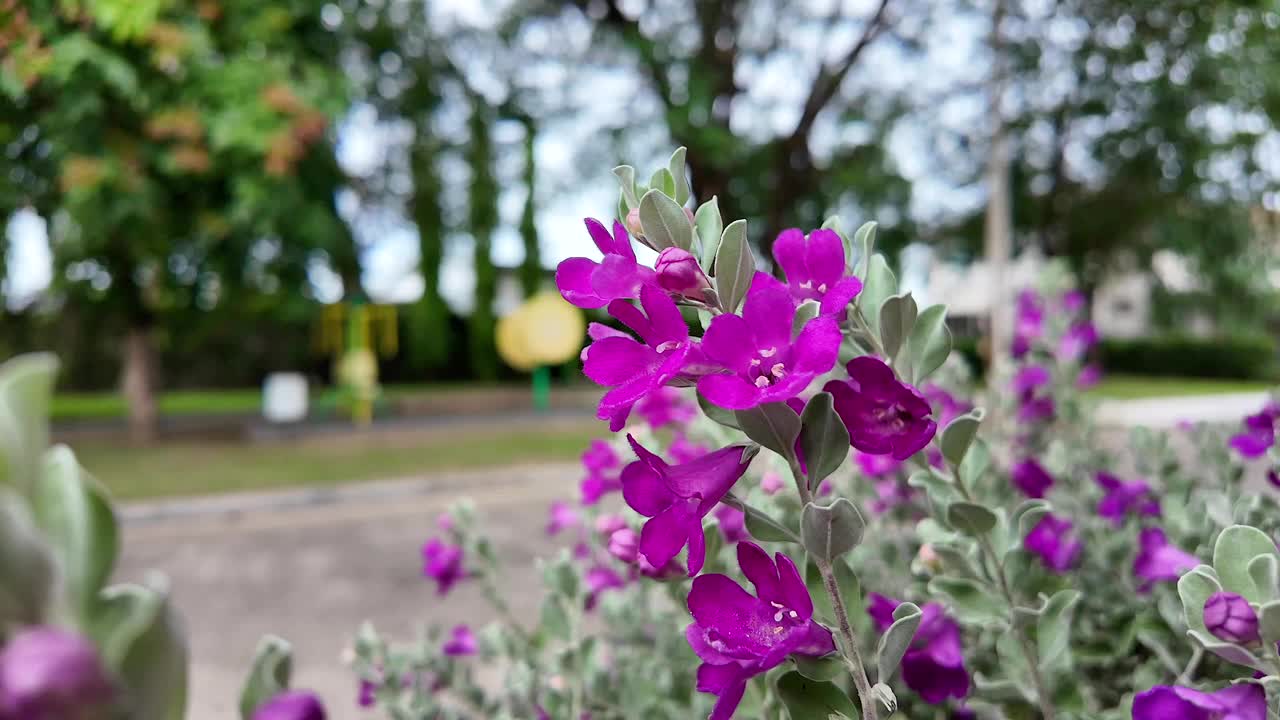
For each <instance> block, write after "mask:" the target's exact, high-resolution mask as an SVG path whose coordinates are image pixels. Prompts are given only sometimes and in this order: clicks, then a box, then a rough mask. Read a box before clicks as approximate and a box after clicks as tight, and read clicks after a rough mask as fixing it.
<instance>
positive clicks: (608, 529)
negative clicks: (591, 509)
mask: <svg viewBox="0 0 1280 720" xmlns="http://www.w3.org/2000/svg"><path fill="white" fill-rule="evenodd" d="M595 527H596V532H598V533H600V534H601V535H603V536H604V537H606V538H607V537H609V536H610V535H613V534H614V533H616V532H618V531H619V530H621V529H623V528H625V527H627V520H626V518H624V517H622V516H621V515H619V514H617V513H605V514H604V515H601V516H600V517H597V518H596V522H595Z"/></svg>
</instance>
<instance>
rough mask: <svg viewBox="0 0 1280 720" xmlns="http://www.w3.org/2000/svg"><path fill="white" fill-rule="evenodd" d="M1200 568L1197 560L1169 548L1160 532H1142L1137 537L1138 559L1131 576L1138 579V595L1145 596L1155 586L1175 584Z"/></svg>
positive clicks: (1161, 531) (1173, 548)
mask: <svg viewBox="0 0 1280 720" xmlns="http://www.w3.org/2000/svg"><path fill="white" fill-rule="evenodd" d="M1199 564H1200V560H1199V558H1197V557H1196V556H1195V555H1192V554H1191V553H1189V552H1185V551H1183V550H1181V549H1179V548H1178V547H1177V546H1175V545H1172V544H1170V542H1169V538H1167V537H1166V536H1165V534H1164V531H1163V530H1161V529H1160V528H1154V527H1149V528H1143V530H1142V532H1140V533H1138V555H1137V557H1135V558H1134V559H1133V574H1134V576H1136V577H1137V578H1138V581H1139V582H1138V591H1139V592H1147V591H1148V590H1150V589H1151V586H1152V585H1154V584H1156V583H1158V582H1177V580H1178V578H1180V577H1182V573H1184V572H1186V571H1188V570H1190V569H1191V568H1194V567H1195V566H1197V565H1199Z"/></svg>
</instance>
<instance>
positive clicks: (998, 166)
mask: <svg viewBox="0 0 1280 720" xmlns="http://www.w3.org/2000/svg"><path fill="white" fill-rule="evenodd" d="M1003 19H1004V0H994V6H993V7H992V11H991V35H990V40H989V46H990V48H991V79H990V84H989V86H988V90H987V93H988V98H987V117H988V118H989V120H990V123H991V148H990V151H989V152H988V155H987V170H986V185H987V212H986V218H985V223H984V227H983V247H984V250H985V253H986V263H987V267H988V268H990V272H991V292H990V294H989V298H990V300H991V306H990V308H989V315H988V323H989V326H988V339H989V341H990V343H991V346H990V348H989V362H988V368H987V377H988V387H991V388H995V387H996V383H997V382H1001V381H1003V379H1004V378H1005V376H1006V374H1007V370H1008V365H1009V359H1010V358H1009V348H1010V345H1011V344H1012V342H1013V332H1012V325H1013V313H1012V309H1013V297H1012V293H1010V292H1009V287H1008V282H1009V281H1008V265H1009V253H1010V248H1011V246H1012V238H1011V235H1012V227H1011V225H1012V216H1011V209H1010V204H1011V202H1010V197H1009V136H1008V132H1007V128H1006V127H1005V122H1004V117H1003V115H1002V114H1001V107H1000V105H1001V103H1000V100H1001V97H1002V96H1003V94H1004V89H1005V83H1006V71H1005V62H1004V42H1003V38H1002V37H1001V33H1000V25H1001V23H1002V21H1003ZM994 400H995V398H992V402H991V403H989V405H988V407H989V408H995V407H996V406H997V403H996V402H994Z"/></svg>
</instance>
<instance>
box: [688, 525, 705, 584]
mask: <svg viewBox="0 0 1280 720" xmlns="http://www.w3.org/2000/svg"><path fill="white" fill-rule="evenodd" d="M687 559H688V565H689V577H693V576H695V575H697V574H698V573H700V572H702V566H703V565H704V564H706V562H707V538H706V536H705V535H703V534H702V523H698V524H697V525H696V526H690V528H689V555H688V558H687Z"/></svg>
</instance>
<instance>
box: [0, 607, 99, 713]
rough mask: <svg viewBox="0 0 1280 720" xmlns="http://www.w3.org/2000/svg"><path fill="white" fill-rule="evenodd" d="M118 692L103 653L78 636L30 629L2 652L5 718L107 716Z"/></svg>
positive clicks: (0, 691) (0, 702) (0, 693)
mask: <svg viewBox="0 0 1280 720" xmlns="http://www.w3.org/2000/svg"><path fill="white" fill-rule="evenodd" d="M114 693H115V690H114V688H113V687H112V683H111V680H110V678H109V676H108V675H107V671H106V670H105V669H104V668H103V665H102V663H101V660H100V659H99V657H98V651H97V650H96V649H95V648H94V646H93V644H92V643H90V642H89V641H88V640H86V639H84V638H83V637H80V636H79V635H76V634H74V633H70V632H67V631H65V630H60V629H56V628H52V627H34V628H28V629H26V630H21V631H19V632H18V633H16V634H15V635H13V636H12V637H11V638H10V639H9V643H8V644H7V645H6V646H5V647H4V650H3V652H0V716H2V717H6V718H90V717H103V716H105V715H106V714H107V713H106V708H107V706H108V705H109V704H110V702H111V700H112V698H113V695H114Z"/></svg>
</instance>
